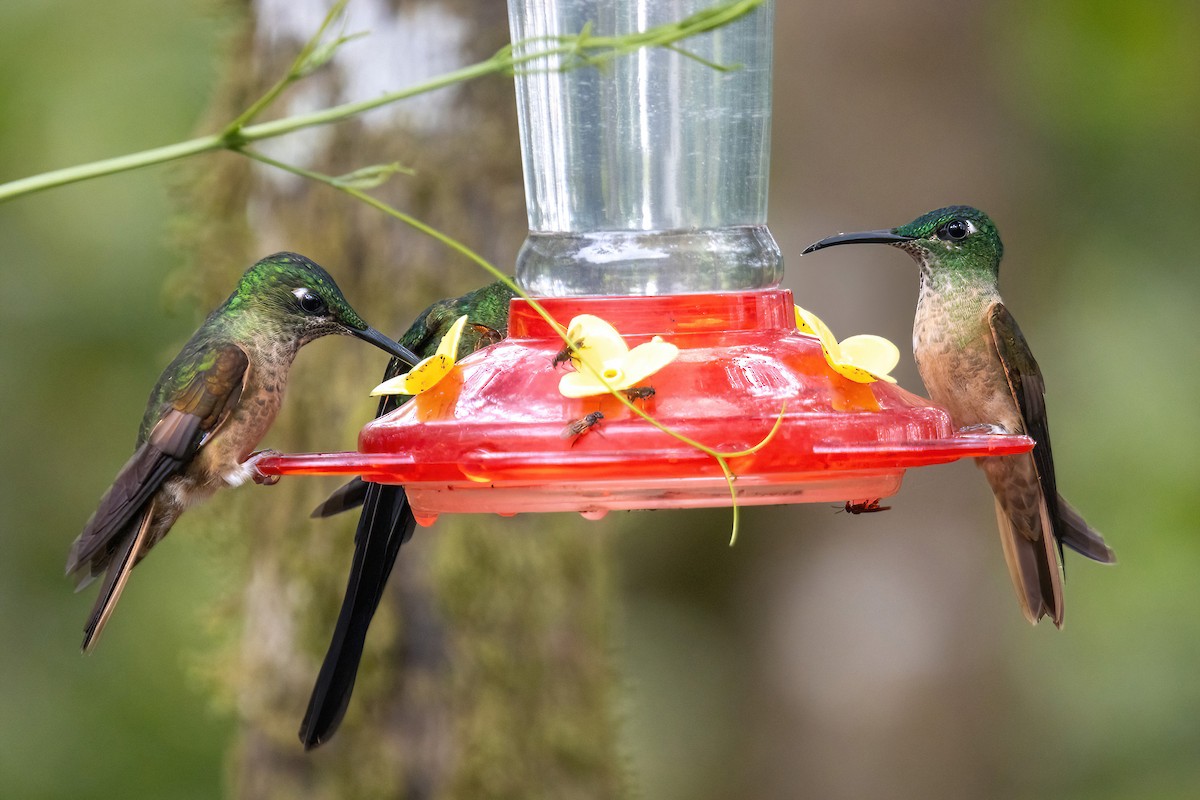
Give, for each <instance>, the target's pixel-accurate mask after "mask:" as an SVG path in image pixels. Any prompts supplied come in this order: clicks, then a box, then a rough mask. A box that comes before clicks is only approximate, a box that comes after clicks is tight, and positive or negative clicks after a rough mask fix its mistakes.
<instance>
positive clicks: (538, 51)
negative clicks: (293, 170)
mask: <svg viewBox="0 0 1200 800" xmlns="http://www.w3.org/2000/svg"><path fill="white" fill-rule="evenodd" d="M762 2H763V0H736V1H735V2H726V3H722V4H719V5H716V6H713V7H711V8H709V9H706V10H704V11H699V12H697V13H695V14H692V15H691V16H689V17H687V18H686V19H683V20H680V21H678V22H671V23H666V24H663V25H656V26H654V27H652V28H649V29H647V30H645V31H638V32H635V33H630V34H625V35H622V36H593V35H592V34H591V32H590V31H589V30H587V29H585V30H584V31H582V32H580V33H578V34H574V35H570V36H553V37H539V39H538V40H537V42H536V43H530V42H518V43H517V44H515V45H509V46H507V47H505V48H503V49H502V50H500V51H499V52H497V53H496V54H495V55H494V56H492V57H491V58H489V59H487V60H485V61H480V62H477V63H475V64H471V65H469V66H466V67H462V68H461V69H457V70H453V71H451V72H447V73H444V74H443V75H440V76H438V77H435V78H432V79H430V80H428V81H425V82H424V83H419V84H416V85H414V86H410V87H408V88H405V89H400V90H398V91H395V92H389V93H387V94H384V95H381V96H379V97H376V98H372V99H370V100H360V101H357V102H353V103H343V104H342V105H337V106H332V107H330V108H326V109H321V110H319V111H314V112H312V113H309V114H297V115H296V116H292V117H284V118H283V119H278V120H273V121H271V122H262V123H258V124H256V125H246V124H245V123H246V122H248V121H249V120H250V119H252V118H253V117H255V116H257V115H258V114H259V113H261V112H262V111H263V110H265V109H266V108H267V106H269V105H270V104H271V103H272V102H274V101H275V100H276V99H277V98H278V97H279V95H280V94H281V93H282V92H283V90H284V89H285V88H287V86H289V85H290V84H291V83H293V82H295V81H296V80H299V79H300V78H303V77H304V76H305V75H307V74H309V73H310V72H311V71H312V70H313V69H316V68H317V67H319V66H321V65H322V64H324V63H325V62H327V61H328V60H329V58H331V57H332V55H333V51H334V50H335V49H336V48H337V47H338V46H340V45H341V44H344V43H345V42H346V41H349V40H350V39H352V38H354V37H352V36H349V37H339V38H338V39H337V40H335V41H334V42H331V43H329V44H328V45H325V46H322V45H320V44H319V43H320V39H321V38H322V37H323V35H324V33H325V31H326V30H327V29H328V28H329V27H330V25H331V24H332V22H333V20H334V18H335V17H336V16H337V15H338V14H340V13H341V10H342V9H343V8H344V6H345V2H339V3H338V4H336V5H335V6H334V8H333V10H331V11H330V14H329V15H328V16H327V17H326V19H325V22H324V23H323V24H322V25H321V28H320V29H319V31H318V32H317V34H316V35H315V36H314V37H313V38H312V39H310V40H309V42H308V43H307V44H306V45H305V46H304V48H303V49H302V50H301V53H300V55H299V56H298V57H297V59H296V61H295V62H294V63H293V65H292V67H291V69H289V71H288V74H287V75H285V76H284V77H283V78H282V79H281V80H280V81H279V83H277V84H276V85H275V86H273V87H271V89H270V90H268V91H267V93H266V94H264V95H263V97H262V98H260V99H259V100H258V101H256V102H255V103H254V104H253V105H252V106H251V107H250V108H248V109H247V110H246V111H244V112H243V113H242V114H240V115H238V117H237V118H236V119H235V120H234V121H233V122H231V123H230V124H229V125H227V126H226V127H225V129H224V130H223V131H222V132H221V133H216V134H210V135H208V136H201V137H199V138H196V139H190V140H188V141H185V142H178V143H176V144H171V145H166V146H165V147H157V148H154V149H151V150H143V151H141V152H138V153H131V154H129V155H124V156H117V157H116V158H109V159H104V160H102V161H93V162H90V163H87V164H81V165H79V166H74V167H67V168H65V169H58V170H54V171H51V172H43V173H41V174H39V175H33V176H30V177H28V178H21V179H19V180H15V181H10V182H8V183H4V184H0V203H2V202H5V201H7V200H12V199H15V198H18V197H22V196H24V195H28V194H33V193H34V192H40V191H44V190H46V189H53V188H56V187H59V186H66V185H68V184H71V183H78V182H79V181H85V180H89V179H91V178H99V177H102V176H105V175H115V174H117V173H121V172H128V171H130V170H135V169H140V168H142V167H148V166H152V165H155V164H164V163H167V162H169V161H177V160H179V159H181V158H187V157H188V156H194V155H198V154H200V153H210V152H214V151H218V150H232V151H240V150H242V149H243V148H244V147H246V146H247V145H249V144H253V143H254V142H259V141H262V140H264V139H271V138H274V137H277V136H283V135H284V134H288V133H293V132H295V131H298V130H302V129H304V128H311V127H315V126H318V125H328V124H330V123H334V122H340V121H342V120H345V119H349V118H351V117H354V116H356V115H358V114H361V113H363V112H364V111H370V110H371V109H373V108H379V107H380V106H385V105H389V104H391V103H395V102H397V101H400V100H406V99H408V98H411V97H415V96H417V95H420V94H426V93H428V92H433V91H436V90H438V89H444V88H446V87H448V86H452V85H454V84H456V83H463V82H466V81H472V80H475V79H476V78H482V77H484V76H487V75H496V74H511V73H512V72H513V71H514V70H516V69H517V68H518V67H520V66H522V65H527V64H532V63H534V62H537V61H539V60H544V59H549V58H554V57H557V56H572V58H570V59H568V61H567V63H565V64H564V65H563V66H562V69H563V70H569V69H576V68H578V67H581V66H597V65H600V64H603V63H606V62H608V61H611V60H613V59H615V58H617V57H619V56H622V55H626V54H628V53H632V52H634V51H636V50H640V49H641V48H644V47H669V46H673V45H675V43H676V42H680V41H683V40H685V39H688V38H690V37H692V36H698V35H700V34H702V33H707V32H709V31H712V30H714V29H716V28H719V27H721V26H723V25H727V24H729V23H730V22H733V21H735V20H737V19H739V18H740V17H742V16H744V15H746V14H748V13H750V12H751V11H753V10H754V9H755V8H757V7H758V6H760V5H761V4H762Z"/></svg>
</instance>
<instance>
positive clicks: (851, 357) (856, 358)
mask: <svg viewBox="0 0 1200 800" xmlns="http://www.w3.org/2000/svg"><path fill="white" fill-rule="evenodd" d="M841 350H842V358H841V360H842V363H844V364H853V365H854V366H856V367H861V368H862V369H864V370H866V371H867V372H869V373H871V374H872V375H874V376H875V377H877V378H880V379H882V380H885V381H887V382H888V383H895V382H896V379H895V378H893V377H892V376H891V375H889V374H888V373H890V372H891V371H892V370H893V369H895V368H896V365H897V364H899V363H900V348H898V347H896V345H894V344H892V343H891V342H890V341H889V340H887V339H885V338H883V337H882V336H873V335H871V334H869V333H860V334H858V335H857V336H851V337H849V338H846V339H843V340H842V342H841Z"/></svg>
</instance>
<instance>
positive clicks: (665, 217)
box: [509, 0, 783, 296]
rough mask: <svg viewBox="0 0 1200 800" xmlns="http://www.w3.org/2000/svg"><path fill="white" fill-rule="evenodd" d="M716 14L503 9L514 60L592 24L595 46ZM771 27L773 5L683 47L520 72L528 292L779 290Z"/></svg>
mask: <svg viewBox="0 0 1200 800" xmlns="http://www.w3.org/2000/svg"><path fill="white" fill-rule="evenodd" d="M712 3H713V0H509V20H510V24H511V28H512V39H513V42H514V47H515V48H516V50H517V52H518V53H520V52H523V51H526V48H532V47H538V46H544V45H545V42H546V39H545V38H544V37H547V36H557V35H566V34H575V33H578V32H580V31H581V30H583V29H584V27H585V26H587V25H589V24H590V26H591V27H590V30H591V32H592V34H593V35H597V36H602V35H619V34H625V33H630V32H634V31H642V30H646V29H647V28H650V27H653V26H655V25H659V24H663V23H669V22H675V21H678V20H681V19H684V18H685V17H687V16H689V15H691V14H694V13H695V12H697V11H700V10H703V9H705V8H707V7H709V6H711V5H712ZM773 18H774V4H773V0H767V2H765V3H764V4H763V5H762V6H760V7H758V8H757V9H755V10H753V11H751V12H750V13H749V14H747V15H746V16H745V17H743V18H741V19H740V20H738V21H736V22H734V23H733V24H731V25H728V26H726V27H723V28H719V29H717V30H715V31H711V32H709V33H705V34H702V35H699V36H696V37H692V38H690V39H686V40H684V41H681V42H679V43H678V45H677V48H678V49H677V50H670V49H666V48H661V47H658V48H644V49H641V50H638V51H636V52H634V53H631V54H629V55H625V56H619V57H617V58H616V59H615V60H613V61H611V62H608V63H606V64H604V65H603V66H600V67H596V66H580V67H576V68H573V69H568V70H563V69H561V68H562V67H563V66H564V65H565V59H564V58H563V57H554V58H547V59H544V60H540V61H535V62H532V63H530V64H528V65H526V66H525V67H523V68H522V69H521V70H520V71H519V73H518V75H517V109H518V114H519V117H520V125H521V146H522V155H523V161H524V167H525V191H526V203H527V206H528V211H529V228H530V231H529V237H528V238H527V239H526V241H525V244H524V246H523V247H522V248H521V252H520V254H519V255H518V257H517V277H518V279H519V280H520V282H521V284H522V285H523V286H524V287H525V288H526V289H527V290H528V291H530V292H531V293H533V294H535V295H542V296H577V295H595V294H603V295H622V294H628V295H661V294H682V293H692V292H716V291H739V290H748V289H762V288H770V287H773V286H776V285H777V284H778V283H779V280H780V278H781V277H782V267H783V265H782V259H781V256H780V253H779V248H778V246H777V245H776V243H775V240H774V239H773V238H772V236H771V234H770V232H769V231H768V230H767V228H766V215H767V169H768V162H769V150H770V138H771V44H772V43H771V37H772V30H773V25H772V23H773ZM678 50H685V51H687V53H690V54H693V55H694V56H696V58H691V57H689V56H688V55H686V54H684V53H682V52H679V51H678ZM704 61H707V62H712V63H716V64H721V65H724V66H728V67H734V66H735V65H736V68H735V69H730V70H727V71H721V70H718V69H714V68H713V67H712V66H709V65H707V64H705V63H703V62H704Z"/></svg>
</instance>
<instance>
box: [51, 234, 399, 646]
mask: <svg viewBox="0 0 1200 800" xmlns="http://www.w3.org/2000/svg"><path fill="white" fill-rule="evenodd" d="M330 333H342V334H350V335H352V336H357V337H358V338H360V339H363V340H364V341H367V342H370V343H371V344H373V345H375V346H376V347H379V348H381V349H383V350H386V351H387V352H389V353H391V354H392V355H393V356H394V357H396V358H398V359H404V360H408V361H412V362H413V363H415V362H416V360H417V359H416V356H415V355H414V354H413V353H412V352H411V351H410V350H408V349H407V348H405V347H402V346H400V345H397V344H396V343H394V342H393V341H392V340H391V339H388V338H387V337H386V336H384V335H383V334H381V333H379V332H378V331H376V330H375V329H374V328H372V327H370V326H369V325H367V323H366V322H364V321H363V319H362V317H360V316H359V315H358V314H357V313H355V311H354V309H352V308H351V307H350V305H349V304H348V303H347V302H346V298H345V297H343V296H342V292H341V290H340V289H338V287H337V284H336V283H334V281H333V278H331V277H330V276H329V273H327V272H326V271H325V270H324V269H322V268H321V267H319V266H317V265H316V264H314V263H313V262H312V261H309V260H308V259H307V258H305V257H304V256H300V255H296V254H295V253H276V254H275V255H272V256H268V257H267V258H264V259H263V260H262V261H259V262H258V263H257V264H255V265H254V266H252V267H250V269H248V270H246V272H245V274H244V275H242V278H241V280H240V281H239V282H238V285H237V288H236V289H235V290H234V292H233V294H231V295H230V296H229V299H227V300H226V301H225V302H224V303H223V304H222V305H221V306H220V307H219V308H218V309H217V310H215V311H213V312H212V313H211V314H209V315H208V318H207V319H206V320H205V321H204V324H203V325H201V326H200V328H199V329H198V330H197V331H196V332H195V333H194V334H193V335H192V338H191V339H189V340H188V342H187V344H185V345H184V347H183V350H182V351H181V352H180V353H179V355H178V356H176V357H175V360H174V361H172V362H171V363H170V364H169V365H168V366H167V368H166V369H165V370H164V371H163V373H162V375H161V377H159V379H158V383H157V384H155V386H154V390H153V391H152V392H151V393H150V400H149V402H148V403H147V405H146V413H145V416H144V417H143V418H142V425H141V428H140V429H139V431H138V437H137V450H136V451H135V452H134V454H133V456H132V457H131V458H130V459H129V461H128V462H126V464H125V466H124V467H122V469H121V472H120V473H119V474H118V475H117V478H116V480H115V481H114V482H113V485H112V486H111V487H110V488H109V490H108V491H107V492H105V494H104V497H103V498H101V500H100V506H99V508H97V509H96V512H95V513H94V514H92V517H91V519H89V520H88V523H87V525H86V526H85V527H84V529H83V532H82V533H81V534H79V536H78V538H76V539H75V541H74V543H73V544H72V545H71V552H70V555H69V556H68V558H67V574H68V575H71V576H73V577H75V578H76V579H77V580H78V588H82V587H83V586H85V585H87V584H88V583H90V582H91V581H92V579H93V578H95V577H96V576H97V575H99V574H100V573H101V572H104V573H105V577H104V583H103V585H102V586H101V587H100V596H99V597H98V598H97V599H96V604H95V605H94V606H93V608H92V612H91V615H90V616H89V617H88V621H87V625H86V626H85V627H84V638H83V649H84V650H85V651H87V650H90V649H91V648H92V647H93V646H94V645H95V643H96V640H97V637H98V636H99V635H100V632H101V631H102V630H103V629H104V626H105V624H106V623H107V622H108V619H109V616H110V615H111V614H112V611H113V607H114V606H115V605H116V602H117V600H118V599H119V598H120V596H121V592H122V590H123V589H124V588H125V583H126V581H127V580H128V579H129V572H130V570H132V569H133V567H134V566H135V565H136V564H137V563H138V561H140V560H141V559H142V558H143V557H144V556H145V555H146V553H147V552H148V551H149V550H150V548H151V547H153V546H154V545H155V544H157V543H158V542H159V541H160V540H161V539H162V538H163V537H164V536H166V535H167V532H168V531H169V530H170V529H171V526H172V525H174V524H175V521H176V520H177V519H179V516H180V515H181V514H182V513H183V512H184V511H185V510H186V509H187V508H188V507H189V506H191V505H193V504H195V503H197V502H199V501H201V500H204V499H206V498H208V497H209V496H210V495H212V494H213V493H214V492H215V491H216V490H217V489H219V488H221V487H222V486H236V485H238V484H240V483H242V482H244V481H245V480H247V479H254V480H256V481H258V482H260V483H266V482H271V481H270V480H269V479H266V478H264V477H263V476H262V475H261V473H259V472H258V471H257V469H256V467H255V463H256V458H255V457H254V456H253V454H252V451H253V450H254V447H255V445H257V444H258V442H259V441H260V440H261V439H262V437H263V436H264V435H265V434H266V432H267V429H268V428H269V427H270V426H271V423H272V422H273V421H274V420H275V415H276V413H278V411H279V407H280V404H281V403H282V401H283V392H284V388H285V387H286V386H287V379H288V371H289V370H290V369H291V366H292V361H293V359H294V358H295V357H296V352H297V351H298V350H299V349H300V348H301V347H302V346H304V345H305V344H307V343H308V342H311V341H312V340H314V339H317V338H319V337H321V336H325V335H326V334H330Z"/></svg>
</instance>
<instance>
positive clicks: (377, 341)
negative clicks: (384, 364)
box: [350, 328, 421, 367]
mask: <svg viewBox="0 0 1200 800" xmlns="http://www.w3.org/2000/svg"><path fill="white" fill-rule="evenodd" d="M350 333H352V334H354V335H355V336H357V337H358V338H360V339H362V340H363V341H364V342H370V343H371V344H373V345H375V346H376V347H378V348H379V349H380V350H386V351H387V352H389V353H391V354H392V355H393V356H395V357H396V358H398V359H400V360H401V361H403V362H404V363H405V364H408V365H409V366H410V367H415V366H416V365H417V362H418V361H420V360H421V359H420V358H418V357H417V354H416V353H414V352H413V351H412V350H409V349H408V348H407V347H405V346H403V345H401V344H398V343H396V342H393V341H392V340H391V339H389V338H388V337H386V336H384V335H383V334H382V333H380V332H379V331H377V330H375V329H374V328H366V329H365V330H361V331H356V330H354V329H351V330H350Z"/></svg>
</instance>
